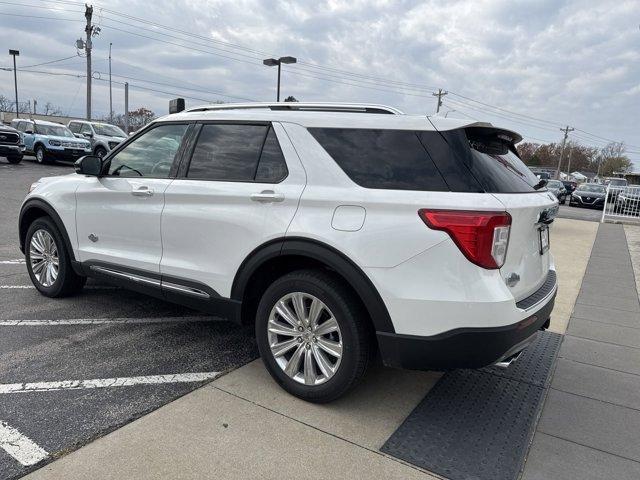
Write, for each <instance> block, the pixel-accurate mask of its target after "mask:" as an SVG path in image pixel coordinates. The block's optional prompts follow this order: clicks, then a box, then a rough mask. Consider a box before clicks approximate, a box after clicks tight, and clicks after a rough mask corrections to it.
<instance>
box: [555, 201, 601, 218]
mask: <svg viewBox="0 0 640 480" xmlns="http://www.w3.org/2000/svg"><path fill="white" fill-rule="evenodd" d="M558 217H560V218H570V219H572V220H586V221H588V222H599V221H600V219H601V218H602V210H596V209H593V208H580V207H570V206H569V203H567V204H566V205H560V211H559V212H558Z"/></svg>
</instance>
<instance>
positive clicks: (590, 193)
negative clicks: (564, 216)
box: [569, 183, 607, 210]
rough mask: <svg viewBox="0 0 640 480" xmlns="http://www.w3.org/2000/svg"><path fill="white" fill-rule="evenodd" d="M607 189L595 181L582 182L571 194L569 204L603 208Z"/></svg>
mask: <svg viewBox="0 0 640 480" xmlns="http://www.w3.org/2000/svg"><path fill="white" fill-rule="evenodd" d="M606 196H607V189H606V188H605V187H604V185H599V184H597V183H584V184H582V185H580V186H579V187H578V188H576V189H575V191H574V192H573V193H572V194H571V198H570V199H569V205H571V206H572V207H589V208H598V209H600V210H602V209H603V208H604V199H605V197H606Z"/></svg>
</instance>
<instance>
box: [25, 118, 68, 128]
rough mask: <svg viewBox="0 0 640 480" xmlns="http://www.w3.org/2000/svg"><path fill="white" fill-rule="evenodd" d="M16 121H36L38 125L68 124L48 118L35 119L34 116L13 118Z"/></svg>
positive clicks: (57, 125)
mask: <svg viewBox="0 0 640 480" xmlns="http://www.w3.org/2000/svg"><path fill="white" fill-rule="evenodd" d="M15 121H25V122H31V123H35V124H36V125H50V126H54V127H66V125H64V124H62V123H57V122H49V121H47V120H37V119H33V118H14V119H13V120H12V122H15Z"/></svg>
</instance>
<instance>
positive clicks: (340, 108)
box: [186, 102, 403, 115]
mask: <svg viewBox="0 0 640 480" xmlns="http://www.w3.org/2000/svg"><path fill="white" fill-rule="evenodd" d="M254 108H264V109H269V110H287V111H301V112H347V113H381V114H387V115H402V114H403V112H402V111H400V110H398V109H397V108H393V107H388V106H386V105H377V104H365V103H321V102H317V103H301V102H279V103H262V102H256V103H225V104H215V105H202V106H199V107H194V108H190V109H188V110H186V111H187V112H206V111H211V110H248V109H254Z"/></svg>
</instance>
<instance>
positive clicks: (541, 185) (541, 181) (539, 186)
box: [533, 178, 548, 190]
mask: <svg viewBox="0 0 640 480" xmlns="http://www.w3.org/2000/svg"><path fill="white" fill-rule="evenodd" d="M547 182H548V180H545V179H544V178H543V179H542V180H540V181H539V182H538V183H536V184H535V185H534V186H533V189H534V190H540V189H541V188H543V187H544V186H546V185H547Z"/></svg>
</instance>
